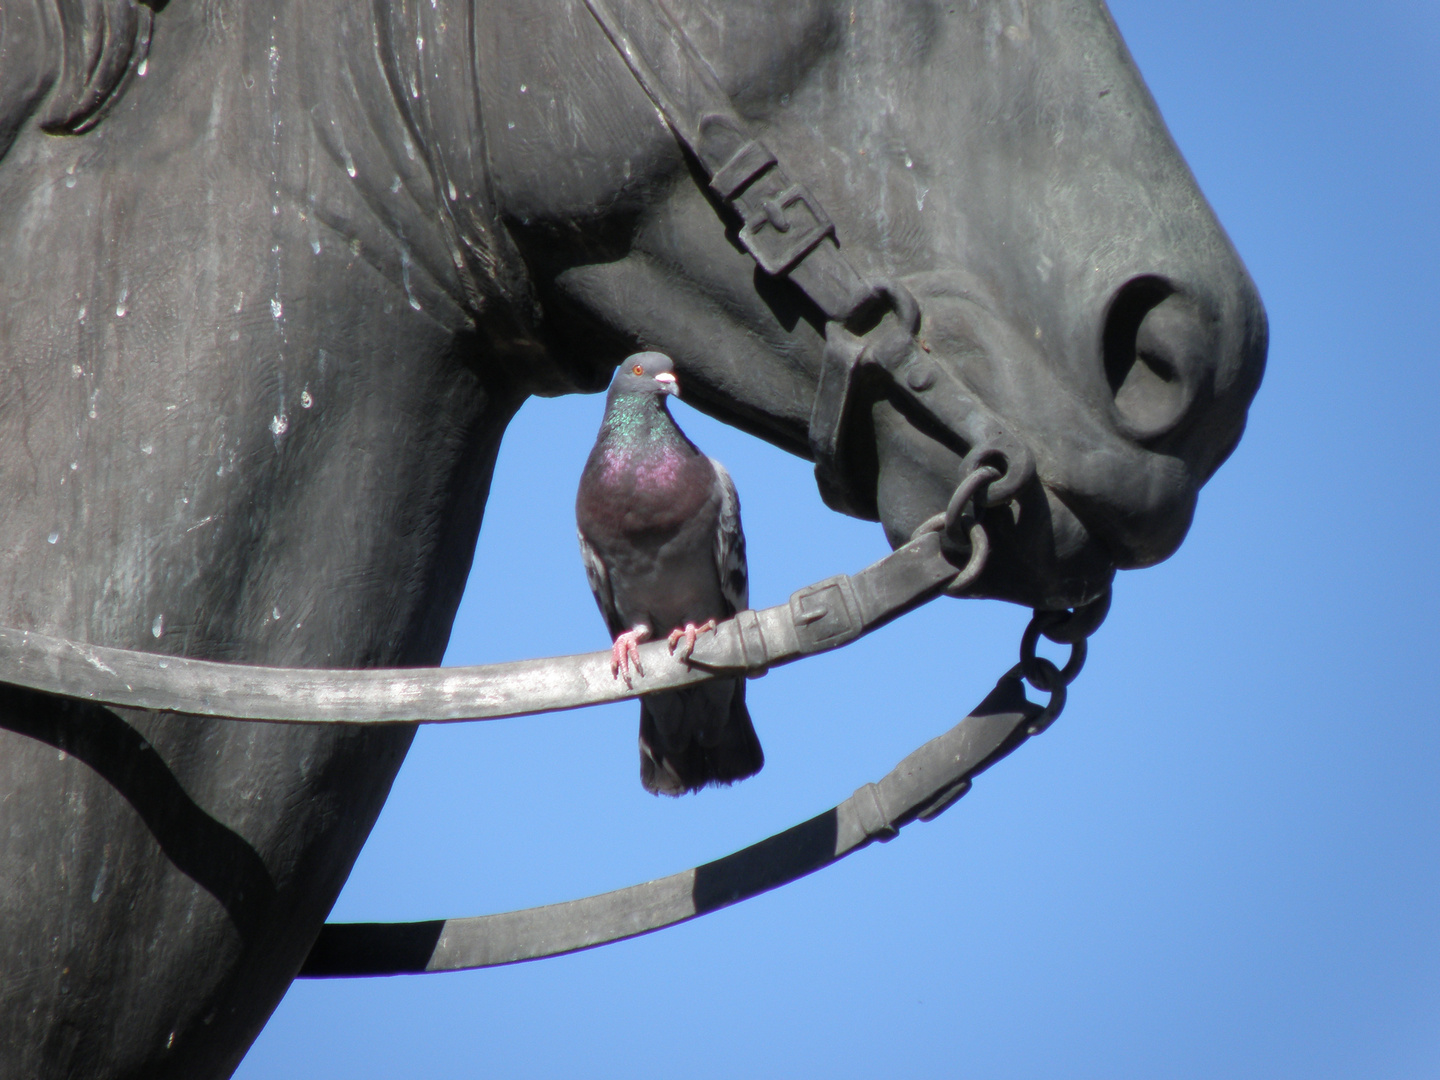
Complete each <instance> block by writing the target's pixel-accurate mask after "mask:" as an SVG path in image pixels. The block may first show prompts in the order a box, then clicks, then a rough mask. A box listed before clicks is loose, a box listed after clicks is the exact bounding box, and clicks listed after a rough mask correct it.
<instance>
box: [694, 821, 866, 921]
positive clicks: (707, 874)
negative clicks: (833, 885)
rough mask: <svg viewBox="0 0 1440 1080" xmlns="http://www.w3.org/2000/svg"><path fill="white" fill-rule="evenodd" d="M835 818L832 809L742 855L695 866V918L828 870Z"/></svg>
mask: <svg viewBox="0 0 1440 1080" xmlns="http://www.w3.org/2000/svg"><path fill="white" fill-rule="evenodd" d="M838 831H839V815H838V814H837V813H836V810H835V808H834V807H831V808H830V809H829V810H826V811H825V812H824V813H823V814H816V815H815V816H814V817H813V818H811V819H810V820H809V821H802V822H801V823H800V824H799V825H795V826H792V827H791V828H789V829H786V830H785V831H784V832H781V833H776V834H775V835H774V836H771V837H767V838H766V839H764V840H761V841H760V842H759V843H758V844H752V845H751V846H750V847H747V848H745V849H744V850H742V851H737V852H735V853H734V854H732V855H726V856H725V857H724V858H722V859H716V860H715V861H714V862H708V863H705V865H703V866H697V867H696V868H695V887H694V889H693V890H691V895H692V896H693V897H694V898H695V914H696V915H704V914H706V913H707V912H711V911H716V910H718V909H720V908H723V907H729V906H730V905H731V904H736V903H739V902H740V901H741V900H748V899H750V898H751V897H752V896H759V895H760V894H761V893H763V892H769V891H770V890H771V889H776V888H779V887H780V886H781V885H785V884H787V883H789V882H791V881H794V880H795V879H796V878H798V877H804V876H805V875H806V874H813V873H814V872H815V871H816V870H819V869H820V868H821V867H825V866H829V865H830V864H831V863H832V862H834V861H835V860H836V859H837V858H839V856H837V855H836V854H835V838H836V836H837V834H838Z"/></svg>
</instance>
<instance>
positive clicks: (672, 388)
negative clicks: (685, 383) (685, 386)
mask: <svg viewBox="0 0 1440 1080" xmlns="http://www.w3.org/2000/svg"><path fill="white" fill-rule="evenodd" d="M655 381H656V382H657V383H659V384H660V390H661V392H662V393H666V394H674V395H675V396H676V397H679V396H680V383H679V381H678V380H677V379H676V378H675V376H674V375H672V374H670V372H668V371H662V372H660V374H658V375H656V376H655Z"/></svg>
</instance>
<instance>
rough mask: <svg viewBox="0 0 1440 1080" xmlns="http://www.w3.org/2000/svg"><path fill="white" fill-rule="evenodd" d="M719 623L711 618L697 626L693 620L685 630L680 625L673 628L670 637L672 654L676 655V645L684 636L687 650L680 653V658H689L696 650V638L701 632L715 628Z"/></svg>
mask: <svg viewBox="0 0 1440 1080" xmlns="http://www.w3.org/2000/svg"><path fill="white" fill-rule="evenodd" d="M717 625H718V624H717V623H716V622H715V620H714V619H711V620H709V621H708V622H706V623H704V624H703V625H701V626H696V625H695V624H694V623H693V622H692V623H686V624H685V628H684V629H683V630H682V629H680V628H678V627H677V628H676V629H674V630H671V631H670V639H669V641H670V652H671V655H674V652H675V646H676V645H678V644H680V641H681V639H682V638H683V639H684V641H685V651H684V652H683V653H681V654H680V659H681V660H689V659H690V654H691V653H693V652H694V651H695V639H696V638H697V637H699V636H700V635H701V634H703V633H704V632H705V631H706V630H714V629H715V627H716V626H717Z"/></svg>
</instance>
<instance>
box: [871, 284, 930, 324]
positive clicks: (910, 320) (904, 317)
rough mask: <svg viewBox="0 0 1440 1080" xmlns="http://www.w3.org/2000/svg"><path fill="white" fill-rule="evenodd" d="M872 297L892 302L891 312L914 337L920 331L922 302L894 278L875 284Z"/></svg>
mask: <svg viewBox="0 0 1440 1080" xmlns="http://www.w3.org/2000/svg"><path fill="white" fill-rule="evenodd" d="M871 295H872V296H875V297H879V298H882V299H885V300H889V301H890V310H891V311H893V312H895V318H896V319H897V320H898V321H899V323H900V325H901V326H903V327H905V329H906V330H908V331H909V332H910V334H911V336H912V337H913V336H914V335H915V334H916V333H918V332H919V330H920V301H918V300H916V299H915V294H914V293H912V292H911V291H910V290H909V289H907V288H906V287H905V286H904V285H901V284H900V283H899V282H898V281H895V280H894V279H892V278H881V279H880V280H879V281H876V282H875V283H874V287H873V289H872V290H871Z"/></svg>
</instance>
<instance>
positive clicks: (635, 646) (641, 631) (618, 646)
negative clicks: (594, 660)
mask: <svg viewBox="0 0 1440 1080" xmlns="http://www.w3.org/2000/svg"><path fill="white" fill-rule="evenodd" d="M649 638H650V628H649V627H648V626H645V625H644V624H643V623H642V624H641V625H640V626H636V627H634V628H632V629H630V630H626V631H625V633H623V634H621V635H620V636H619V637H617V638H616V639H615V644H614V645H612V646H611V647H610V676H611V678H615V679H618V678H619V677H620V675H621V673H622V672H623V673H624V675H625V685H626V686H629V685H630V665H631V664H632V663H633V664H634V665H635V674H637V675H644V674H645V669H644V668H642V667H641V666H640V643H641V642H642V641H647V640H649Z"/></svg>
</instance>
